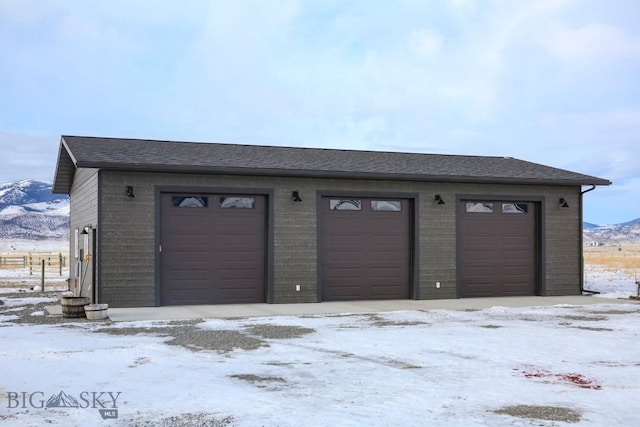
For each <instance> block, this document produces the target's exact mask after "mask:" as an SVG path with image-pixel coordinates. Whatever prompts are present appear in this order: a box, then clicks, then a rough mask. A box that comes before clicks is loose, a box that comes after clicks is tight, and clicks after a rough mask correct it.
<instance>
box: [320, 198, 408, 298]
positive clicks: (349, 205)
mask: <svg viewBox="0 0 640 427" xmlns="http://www.w3.org/2000/svg"><path fill="white" fill-rule="evenodd" d="M411 210H412V209H411V201H410V200H406V199H383V198H380V199H374V198H349V199H346V198H345V199H341V198H337V197H325V198H323V199H322V209H321V211H322V219H321V221H322V228H321V241H322V244H321V250H322V255H321V259H322V261H321V262H322V267H321V270H322V271H321V274H322V276H321V286H322V299H323V300H325V301H336V300H363V299H400V298H409V294H410V277H411V276H410V269H411V244H410V242H411Z"/></svg>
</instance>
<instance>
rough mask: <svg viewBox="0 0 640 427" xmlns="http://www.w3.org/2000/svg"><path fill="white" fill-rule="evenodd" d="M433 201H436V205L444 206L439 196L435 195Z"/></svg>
mask: <svg viewBox="0 0 640 427" xmlns="http://www.w3.org/2000/svg"><path fill="white" fill-rule="evenodd" d="M433 200H435V201H436V203H437V204H439V205H444V204H445V203H444V200H443V199H442V196H441V195H439V194H436V195H435V197H434V198H433Z"/></svg>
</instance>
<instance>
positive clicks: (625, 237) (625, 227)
mask: <svg viewBox="0 0 640 427" xmlns="http://www.w3.org/2000/svg"><path fill="white" fill-rule="evenodd" d="M583 235H584V243H585V244H593V245H597V244H602V245H611V244H620V243H640V218H638V219H634V220H633V221H629V222H625V223H622V224H610V225H595V224H589V223H587V222H585V223H584V224H583Z"/></svg>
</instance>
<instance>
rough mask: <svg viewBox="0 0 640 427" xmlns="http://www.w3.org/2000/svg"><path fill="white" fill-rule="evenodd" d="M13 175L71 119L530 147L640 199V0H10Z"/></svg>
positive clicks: (418, 148) (611, 217) (142, 133)
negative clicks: (604, 179)
mask: <svg viewBox="0 0 640 427" xmlns="http://www.w3.org/2000/svg"><path fill="white" fill-rule="evenodd" d="M0 52H1V53H2V54H1V55H0V94H1V95H0V147H1V148H2V153H3V154H2V158H3V160H2V167H1V168H0V182H8V181H14V180H19V179H25V178H33V179H38V180H44V181H49V182H50V181H52V179H53V173H54V168H55V162H56V156H57V150H58V143H59V138H60V135H61V134H70V135H92V136H112V137H131V138H152V139H173V140H186V141H210V142H233V143H243V144H261V145H288V146H304V147H327V148H353V149H367V150H394V151H411V152H427V153H445V154H470V155H497V156H510V157H517V158H520V159H524V160H529V161H533V162H538V163H543V164H547V165H550V166H555V167H559V168H564V169H570V170H574V171H577V172H581V173H585V174H589V175H595V176H598V177H602V178H607V179H609V180H611V181H613V183H614V184H613V186H611V187H599V188H598V189H597V190H596V191H593V192H590V193H588V194H587V195H586V196H585V220H586V221H590V222H595V223H619V222H625V221H629V220H632V219H635V218H638V217H640V203H638V198H639V197H640V167H639V159H640V83H639V82H640V78H639V77H638V76H640V2H638V1H636V0H611V1H601V0H580V1H577V0H554V1H547V0H517V1H516V0H513V1H508V0H450V1H436V0H398V1H391V0H388V1H387V0H384V1H382V0H381V1H376V0H366V1H359V0H342V1H337V0H323V1H316V0H278V1H275V0H274V1H270V0H262V1H259V0H255V1H244V0H234V1H195V0H187V1H180V2H176V1H169V0H166V1H163V0H154V1H130V0H126V1H120V0H111V1H95V0H78V1H73V0H58V1H56V0H48V1H41V0H0Z"/></svg>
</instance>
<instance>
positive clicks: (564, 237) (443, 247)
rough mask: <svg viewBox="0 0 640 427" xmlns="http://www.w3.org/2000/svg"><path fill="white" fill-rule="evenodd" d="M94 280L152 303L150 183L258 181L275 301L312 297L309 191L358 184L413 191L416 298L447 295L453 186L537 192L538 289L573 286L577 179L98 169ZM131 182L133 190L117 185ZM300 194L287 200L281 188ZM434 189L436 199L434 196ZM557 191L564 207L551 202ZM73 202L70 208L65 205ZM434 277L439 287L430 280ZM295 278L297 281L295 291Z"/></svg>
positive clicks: (106, 297) (115, 299) (130, 301)
mask: <svg viewBox="0 0 640 427" xmlns="http://www.w3.org/2000/svg"><path fill="white" fill-rule="evenodd" d="M101 183H102V184H101V186H102V187H101V191H102V201H101V202H102V203H101V221H102V224H101V228H100V232H101V234H102V242H101V243H102V244H101V249H102V252H101V266H102V269H101V275H100V278H101V282H100V283H101V286H102V299H103V301H104V302H108V303H110V304H112V305H113V306H114V307H116V306H153V305H155V304H156V293H155V292H156V284H155V280H156V270H155V268H156V264H155V262H156V261H155V259H156V249H157V248H156V244H157V243H158V242H156V224H155V221H156V191H157V189H158V188H159V187H185V188H187V187H198V188H209V189H210V190H211V191H220V190H221V189H234V188H237V189H242V190H248V191H251V189H261V190H265V189H266V190H270V191H272V194H273V196H272V198H271V200H270V201H269V202H270V203H272V206H271V207H272V212H273V218H272V221H273V222H272V226H271V230H270V231H271V233H272V242H273V250H272V252H271V253H270V256H271V257H272V265H273V270H272V272H271V274H272V278H271V280H272V283H273V286H272V298H271V299H270V301H271V302H275V303H293V302H316V301H317V300H318V292H317V291H318V288H317V286H318V285H317V280H318V279H317V277H318V270H317V264H318V262H317V259H318V250H317V242H318V239H317V222H316V216H317V206H316V203H317V196H318V194H319V193H327V192H330V193H334V194H339V193H340V192H345V193H354V192H363V193H365V192H368V193H388V194H400V193H402V194H406V193H415V194H417V195H418V205H417V210H418V212H419V218H418V220H417V223H418V230H419V237H418V246H419V247H418V248H416V249H417V251H418V255H419V261H418V264H419V265H418V276H419V277H418V280H417V281H418V283H419V289H418V294H419V298H421V299H434V298H456V296H457V277H456V205H457V203H456V200H457V197H458V195H460V194H477V195H491V196H492V197H496V196H500V195H503V196H519V197H520V196H522V197H525V198H526V196H529V197H541V198H543V199H544V202H543V203H541V205H542V206H543V209H544V212H542V215H541V216H542V218H543V219H544V220H545V222H544V224H543V230H541V234H542V235H544V236H545V238H546V240H545V242H546V247H545V248H544V249H543V250H542V253H543V254H544V258H543V260H542V265H543V269H542V270H543V271H544V274H545V279H546V295H558V294H575V293H579V289H580V253H581V248H580V246H579V234H580V224H579V191H580V187H561V186H537V185H536V186H534V185H517V186H516V185H507V184H500V185H487V184H455V183H421V182H402V181H382V180H379V181H376V180H351V179H318V178H285V177H252V176H227V175H203V174H178V173H175V174H171V173H150V172H137V173H136V172H112V171H102V172H101ZM128 185H131V186H133V188H134V193H135V198H128V197H126V194H125V189H126V186H128ZM293 190H297V191H299V192H300V196H301V198H302V200H303V201H302V202H293V201H292V200H291V192H292V191H293ZM434 194H440V195H442V197H443V198H444V200H445V202H446V204H444V205H437V204H436V203H435V202H434V199H433V198H434ZM560 197H565V198H566V199H567V201H568V202H569V205H570V208H560V205H559V204H558V198H560ZM72 209H73V208H72ZM436 282H440V284H441V287H440V288H439V289H438V288H436ZM296 285H300V288H301V290H300V291H296V290H295V288H296Z"/></svg>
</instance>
